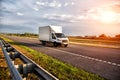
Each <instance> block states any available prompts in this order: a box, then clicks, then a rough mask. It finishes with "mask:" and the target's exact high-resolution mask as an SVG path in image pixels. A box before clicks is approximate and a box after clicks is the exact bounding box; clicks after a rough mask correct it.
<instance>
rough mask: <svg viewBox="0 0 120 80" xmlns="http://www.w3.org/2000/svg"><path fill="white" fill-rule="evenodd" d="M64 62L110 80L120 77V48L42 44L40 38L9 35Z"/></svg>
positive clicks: (117, 79)
mask: <svg viewBox="0 0 120 80" xmlns="http://www.w3.org/2000/svg"><path fill="white" fill-rule="evenodd" d="M8 38H10V39H12V40H14V41H16V42H19V43H20V44H23V45H26V46H28V47H31V48H33V49H35V50H38V51H40V52H43V53H45V54H47V55H49V56H52V57H54V58H56V59H59V60H61V61H63V62H66V63H69V64H72V65H73V66H76V67H78V68H82V69H84V70H86V71H88V72H92V73H95V74H98V75H100V76H102V77H105V78H107V79H108V80H119V79H120V65H119V64H120V49H113V48H102V47H92V46H81V45H76V44H70V45H69V47H68V48H64V47H57V48H55V47H51V45H47V46H42V45H41V44H40V42H39V41H38V39H31V38H23V37H13V36H12V37H9V36H8Z"/></svg>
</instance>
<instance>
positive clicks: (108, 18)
mask: <svg viewBox="0 0 120 80" xmlns="http://www.w3.org/2000/svg"><path fill="white" fill-rule="evenodd" d="M99 19H100V21H102V22H105V23H112V22H114V21H115V20H116V13H115V12H112V11H102V12H100V15H99Z"/></svg>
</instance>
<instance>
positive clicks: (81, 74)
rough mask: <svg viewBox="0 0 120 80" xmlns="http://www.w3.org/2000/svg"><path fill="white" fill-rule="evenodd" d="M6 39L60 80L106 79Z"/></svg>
mask: <svg viewBox="0 0 120 80" xmlns="http://www.w3.org/2000/svg"><path fill="white" fill-rule="evenodd" d="M4 40H6V41H7V42H9V43H12V44H13V45H17V46H19V47H20V48H22V49H23V50H25V51H26V52H27V53H28V54H25V55H26V56H28V57H29V58H31V59H32V60H33V61H35V62H36V63H37V64H39V65H40V66H42V67H43V68H44V69H46V70H47V71H48V72H50V73H52V74H53V75H55V76H56V77H57V78H59V79H60V80H105V79H104V78H102V77H100V76H98V75H96V74H92V73H89V72H86V71H84V70H82V69H78V68H76V67H74V66H72V65H70V64H67V63H63V62H61V61H59V60H57V59H54V58H52V57H50V56H48V55H46V54H44V53H40V52H38V51H36V50H33V49H31V48H29V47H26V46H23V45H20V44H19V45H18V44H17V43H15V42H13V41H12V40H9V39H7V38H4Z"/></svg>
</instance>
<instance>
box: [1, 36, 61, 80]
mask: <svg viewBox="0 0 120 80" xmlns="http://www.w3.org/2000/svg"><path fill="white" fill-rule="evenodd" d="M0 44H1V47H2V51H3V53H4V56H5V59H6V62H7V65H8V68H9V70H10V74H11V77H12V79H13V80H23V79H26V77H27V76H28V74H30V73H34V74H35V75H36V76H37V77H38V78H39V79H40V80H59V79H58V78H56V77H55V76H53V75H52V74H50V73H49V72H47V71H46V70H45V69H43V68H42V67H41V66H39V65H38V64H36V63H35V62H34V61H32V60H31V59H30V58H28V57H27V56H25V55H24V54H22V53H21V52H19V51H17V49H15V48H13V47H12V46H11V45H10V44H9V43H7V42H5V41H4V40H3V39H2V38H0ZM16 58H19V59H20V60H21V61H22V62H23V63H24V64H18V65H14V61H15V59H16Z"/></svg>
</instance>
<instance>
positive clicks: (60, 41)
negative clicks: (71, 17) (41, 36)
mask: <svg viewBox="0 0 120 80" xmlns="http://www.w3.org/2000/svg"><path fill="white" fill-rule="evenodd" d="M51 37H52V38H51V42H53V43H54V46H57V45H63V46H64V47H67V46H68V44H69V39H68V38H67V37H66V36H65V35H64V34H63V33H52V36H51Z"/></svg>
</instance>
